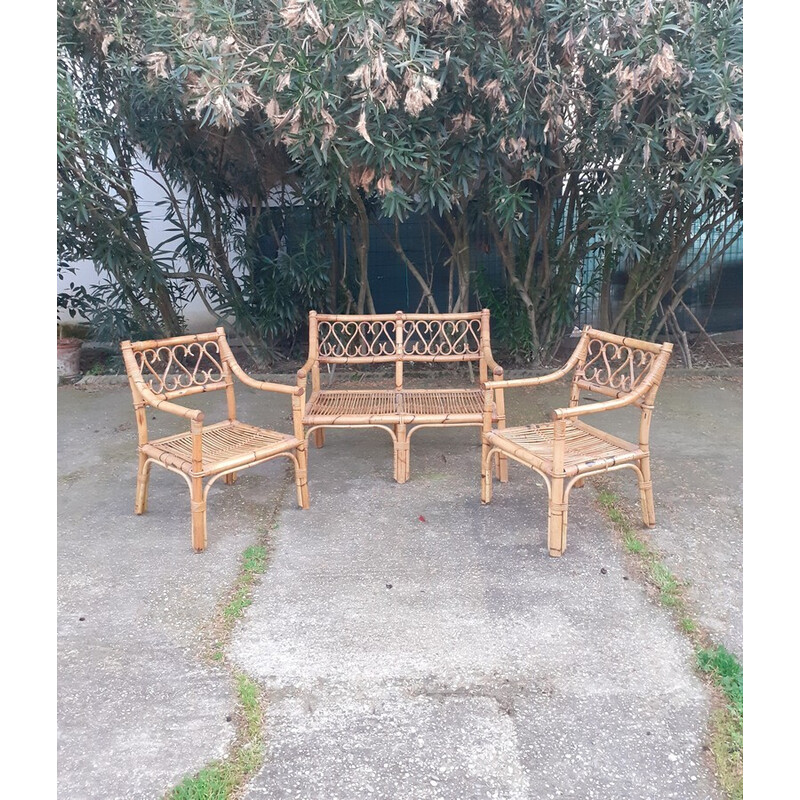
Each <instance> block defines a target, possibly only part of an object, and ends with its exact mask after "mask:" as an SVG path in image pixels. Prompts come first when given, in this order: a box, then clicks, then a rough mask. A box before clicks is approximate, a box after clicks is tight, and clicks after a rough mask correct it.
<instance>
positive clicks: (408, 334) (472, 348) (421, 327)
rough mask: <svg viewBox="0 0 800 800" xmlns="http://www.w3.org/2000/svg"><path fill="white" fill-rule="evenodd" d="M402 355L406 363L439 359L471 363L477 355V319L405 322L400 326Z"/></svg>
mask: <svg viewBox="0 0 800 800" xmlns="http://www.w3.org/2000/svg"><path fill="white" fill-rule="evenodd" d="M403 352H404V354H405V355H406V357H407V358H408V359H409V360H418V361H436V360H439V359H441V358H442V357H445V358H448V359H453V360H460V361H473V360H477V359H478V358H480V355H481V320H480V317H478V318H475V317H471V318H470V317H466V318H461V319H444V320H442V319H435V318H434V319H408V320H406V321H405V322H403Z"/></svg>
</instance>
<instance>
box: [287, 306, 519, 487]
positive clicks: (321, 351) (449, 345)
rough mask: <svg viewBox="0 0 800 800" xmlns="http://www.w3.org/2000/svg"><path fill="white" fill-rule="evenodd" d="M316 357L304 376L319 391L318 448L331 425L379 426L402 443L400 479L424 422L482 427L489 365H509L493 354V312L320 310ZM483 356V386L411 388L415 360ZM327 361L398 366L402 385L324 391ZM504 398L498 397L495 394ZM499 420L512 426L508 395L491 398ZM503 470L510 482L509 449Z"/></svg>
mask: <svg viewBox="0 0 800 800" xmlns="http://www.w3.org/2000/svg"><path fill="white" fill-rule="evenodd" d="M308 351H309V355H308V361H307V362H306V364H305V365H304V366H303V368H302V369H301V370H300V371H299V372H298V373H297V379H298V386H299V387H300V388H301V389H302V391H303V392H305V391H306V384H307V380H308V375H309V373H310V374H311V394H310V396H309V398H308V401H307V402H306V406H305V412H304V414H303V427H304V429H305V433H306V436H308V435H310V434H311V433H312V432H313V433H314V441H315V442H316V445H317V447H322V446H323V444H324V442H325V429H326V428H363V427H375V428H381V429H383V430H385V431H386V432H387V433H388V434H389V435H390V436H391V437H392V441H393V443H394V478H395V480H396V481H397V482H398V483H405V481H407V480H408V477H409V458H410V453H409V440H410V438H411V434H412V433H413V432H414V431H415V430H417V429H419V428H421V427H431V426H450V425H474V426H477V427H481V426H482V425H483V417H484V390H483V386H484V384H485V383H486V381H487V380H488V378H489V370H491V371H492V375H493V376H494V377H495V378H502V377H503V369H502V367H500V366H499V365H498V364H497V362H496V361H495V360H494V358H493V357H492V352H491V347H490V335H489V312H488V311H487V310H486V309H484V310H483V311H481V312H476V313H468V314H406V313H404V312H402V311H398V312H397V313H396V314H373V315H357V316H355V315H349V316H346V315H341V314H338V315H337V314H317V313H316V312H315V311H312V312H311V313H310V314H309V318H308ZM459 361H461V362H463V361H477V362H478V372H479V379H480V384H481V388H475V389H472V388H466V387H460V388H453V389H407V388H405V387H404V386H403V367H404V365H405V364H407V363H411V362H423V363H424V362H427V363H435V362H439V363H449V362H459ZM320 364H327V365H334V364H354V365H364V364H391V365H392V366H394V388H393V389H390V388H386V389H376V390H372V391H370V390H364V389H324V390H323V389H321V388H320ZM495 398H496V399H495ZM490 415H491V418H492V421H493V422H494V423H496V424H497V426H498V428H500V429H502V428H503V427H504V426H505V412H504V411H503V392H502V389H501V390H498V391H497V392H496V393H495V395H494V397H493V399H492V402H491V410H490ZM496 465H497V467H496V468H497V473H498V476H499V477H500V480H501V481H505V480H506V476H507V463H506V459H505V456H504V455H503V454H502V453H501V454H499V455H498V457H497V459H496Z"/></svg>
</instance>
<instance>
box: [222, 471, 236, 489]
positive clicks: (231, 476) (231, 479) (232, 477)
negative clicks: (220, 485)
mask: <svg viewBox="0 0 800 800" xmlns="http://www.w3.org/2000/svg"><path fill="white" fill-rule="evenodd" d="M222 480H224V481H225V483H226V484H227V485H228V486H233V484H234V483H235V482H236V473H235V472H229V473H228V474H227V475H225V476H224V477H223V478H222Z"/></svg>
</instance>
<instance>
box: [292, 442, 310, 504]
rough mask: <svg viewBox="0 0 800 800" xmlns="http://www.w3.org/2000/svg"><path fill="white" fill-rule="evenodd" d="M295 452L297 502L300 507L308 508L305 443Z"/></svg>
mask: <svg viewBox="0 0 800 800" xmlns="http://www.w3.org/2000/svg"><path fill="white" fill-rule="evenodd" d="M296 454H297V463H296V464H295V467H294V482H295V484H296V486H297V504H298V505H299V506H300V508H308V453H307V452H306V448H305V445H301V446H300V447H298V448H297V451H296Z"/></svg>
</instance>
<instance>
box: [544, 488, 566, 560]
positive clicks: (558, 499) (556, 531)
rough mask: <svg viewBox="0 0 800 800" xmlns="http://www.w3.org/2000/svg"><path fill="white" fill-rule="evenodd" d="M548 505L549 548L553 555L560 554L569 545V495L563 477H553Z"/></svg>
mask: <svg viewBox="0 0 800 800" xmlns="http://www.w3.org/2000/svg"><path fill="white" fill-rule="evenodd" d="M547 506H548V507H547V516H548V519H547V548H548V550H549V552H550V555H551V556H560V555H563V554H564V550H565V549H566V547H567V495H566V493H565V492H564V479H563V478H553V483H552V486H551V487H550V499H549V502H548V504H547Z"/></svg>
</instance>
